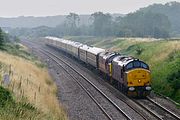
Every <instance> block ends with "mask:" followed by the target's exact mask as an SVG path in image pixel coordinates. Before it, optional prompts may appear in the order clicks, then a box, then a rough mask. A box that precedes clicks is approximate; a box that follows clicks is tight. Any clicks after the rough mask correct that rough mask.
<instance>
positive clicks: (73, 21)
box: [66, 13, 80, 35]
mask: <svg viewBox="0 0 180 120" xmlns="http://www.w3.org/2000/svg"><path fill="white" fill-rule="evenodd" d="M79 21H80V18H79V15H78V14H76V13H70V14H69V15H68V16H67V17H66V27H67V30H68V31H67V32H68V33H69V34H70V35H76V34H77V33H78V31H77V30H78V27H79Z"/></svg>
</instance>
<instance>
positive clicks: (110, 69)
mask: <svg viewBox="0 0 180 120" xmlns="http://www.w3.org/2000/svg"><path fill="white" fill-rule="evenodd" d="M109 75H110V76H112V64H111V63H109Z"/></svg>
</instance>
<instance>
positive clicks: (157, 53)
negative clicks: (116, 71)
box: [65, 36, 180, 107]
mask: <svg viewBox="0 0 180 120" xmlns="http://www.w3.org/2000/svg"><path fill="white" fill-rule="evenodd" d="M65 38H67V39H71V40H75V41H79V42H82V43H86V44H89V45H93V46H97V47H101V48H105V49H108V50H109V51H111V50H112V51H117V52H120V53H122V54H127V55H131V56H134V57H137V58H139V59H141V60H143V61H145V62H146V63H148V64H149V65H150V69H151V72H152V87H153V90H154V91H155V92H158V93H161V94H163V95H165V96H166V97H169V98H171V99H173V100H175V101H176V102H177V103H180V101H179V100H180V86H179V85H180V74H179V73H180V39H173V40H171V39H154V38H113V37H111V38H97V37H91V36H89V37H80V36H78V37H77V36H68V37H65ZM177 106H178V107H179V105H177Z"/></svg>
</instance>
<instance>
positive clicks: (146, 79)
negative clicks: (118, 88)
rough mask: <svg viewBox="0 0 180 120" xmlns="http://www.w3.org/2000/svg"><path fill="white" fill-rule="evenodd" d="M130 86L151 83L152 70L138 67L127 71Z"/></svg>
mask: <svg viewBox="0 0 180 120" xmlns="http://www.w3.org/2000/svg"><path fill="white" fill-rule="evenodd" d="M126 76H127V82H128V86H129V87H130V86H145V85H150V71H149V70H145V69H141V68H136V69H133V70H130V71H128V72H126Z"/></svg>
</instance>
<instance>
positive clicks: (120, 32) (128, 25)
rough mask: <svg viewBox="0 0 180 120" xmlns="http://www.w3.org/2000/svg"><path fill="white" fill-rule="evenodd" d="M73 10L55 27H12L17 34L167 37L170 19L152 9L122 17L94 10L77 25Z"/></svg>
mask: <svg viewBox="0 0 180 120" xmlns="http://www.w3.org/2000/svg"><path fill="white" fill-rule="evenodd" d="M79 22H80V17H79V15H78V14H76V13H70V14H69V15H67V16H66V20H65V21H64V23H62V24H60V25H58V26H56V27H55V28H51V27H46V26H40V27H37V28H33V29H28V28H18V29H15V30H14V31H11V33H12V34H13V35H17V36H21V35H24V36H33V37H34V36H35V37H42V36H47V35H52V36H57V37H62V36H100V37H106V36H117V37H154V38H167V37H170V29H171V23H170V21H169V19H168V17H167V16H166V15H164V14H161V13H154V12H151V11H146V12H144V11H141V10H139V11H136V12H134V13H129V14H127V15H126V16H124V17H122V16H119V17H112V16H111V15H110V14H108V13H103V12H95V13H93V14H91V16H90V17H89V21H88V22H89V23H88V24H87V25H80V24H79Z"/></svg>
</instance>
